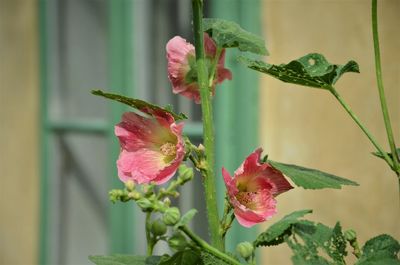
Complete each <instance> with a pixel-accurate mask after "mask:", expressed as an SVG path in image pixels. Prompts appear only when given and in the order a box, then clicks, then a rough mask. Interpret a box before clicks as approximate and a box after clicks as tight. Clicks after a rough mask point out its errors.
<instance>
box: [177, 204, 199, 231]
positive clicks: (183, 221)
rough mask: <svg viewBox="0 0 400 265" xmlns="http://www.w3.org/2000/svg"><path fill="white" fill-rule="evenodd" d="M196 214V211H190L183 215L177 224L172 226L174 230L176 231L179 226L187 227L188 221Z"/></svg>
mask: <svg viewBox="0 0 400 265" xmlns="http://www.w3.org/2000/svg"><path fill="white" fill-rule="evenodd" d="M196 213H197V210H196V209H190V210H189V211H188V212H187V213H185V214H184V215H183V216H182V218H181V219H180V220H179V222H178V223H177V224H176V225H175V226H174V228H175V229H178V228H179V227H181V226H184V225H187V224H188V223H189V221H190V220H192V218H193V217H194V215H195V214H196Z"/></svg>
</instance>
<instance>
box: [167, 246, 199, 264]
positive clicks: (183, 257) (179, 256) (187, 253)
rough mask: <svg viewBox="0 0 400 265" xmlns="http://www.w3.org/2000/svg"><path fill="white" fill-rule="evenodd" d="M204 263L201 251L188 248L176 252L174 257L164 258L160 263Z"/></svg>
mask: <svg viewBox="0 0 400 265" xmlns="http://www.w3.org/2000/svg"><path fill="white" fill-rule="evenodd" d="M197 264H198V265H203V262H202V260H201V258H200V253H198V252H196V251H194V250H191V249H186V250H182V251H178V252H176V253H175V254H174V255H173V256H172V257H169V258H167V259H164V258H163V259H162V261H161V262H160V263H159V265H197Z"/></svg>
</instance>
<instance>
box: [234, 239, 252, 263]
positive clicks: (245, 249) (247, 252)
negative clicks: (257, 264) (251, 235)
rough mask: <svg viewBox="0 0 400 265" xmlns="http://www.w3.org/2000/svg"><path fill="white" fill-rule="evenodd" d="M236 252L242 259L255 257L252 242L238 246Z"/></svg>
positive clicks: (245, 242)
mask: <svg viewBox="0 0 400 265" xmlns="http://www.w3.org/2000/svg"><path fill="white" fill-rule="evenodd" d="M236 251H237V253H239V254H240V256H241V257H242V258H244V259H247V258H249V257H250V256H251V255H253V251H254V247H253V244H251V243H250V242H247V241H244V242H241V243H239V244H238V245H237V246H236Z"/></svg>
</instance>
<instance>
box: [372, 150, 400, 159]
mask: <svg viewBox="0 0 400 265" xmlns="http://www.w3.org/2000/svg"><path fill="white" fill-rule="evenodd" d="M396 152H397V154H398V155H399V158H400V148H396ZM372 154H373V155H374V156H377V157H379V158H382V159H384V158H383V155H382V154H381V152H373V153H372ZM387 154H388V156H389V157H390V158H393V154H392V153H387Z"/></svg>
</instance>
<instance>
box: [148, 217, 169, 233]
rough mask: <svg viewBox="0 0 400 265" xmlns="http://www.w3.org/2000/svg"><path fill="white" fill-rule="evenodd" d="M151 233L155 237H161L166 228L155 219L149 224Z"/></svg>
mask: <svg viewBox="0 0 400 265" xmlns="http://www.w3.org/2000/svg"><path fill="white" fill-rule="evenodd" d="M151 232H152V233H153V235H155V236H162V235H164V234H165V233H166V232H167V226H166V225H165V224H164V223H163V222H161V220H159V219H157V220H155V221H154V222H153V223H152V224H151Z"/></svg>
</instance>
